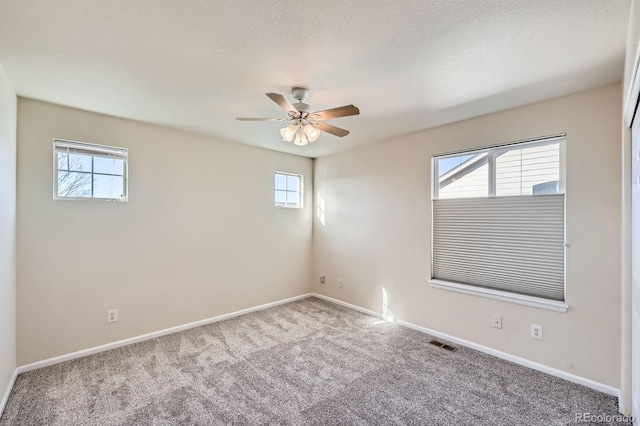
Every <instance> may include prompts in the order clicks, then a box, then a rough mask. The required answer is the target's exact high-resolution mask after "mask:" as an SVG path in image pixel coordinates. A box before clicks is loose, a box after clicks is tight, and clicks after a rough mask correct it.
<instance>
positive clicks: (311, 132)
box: [304, 124, 320, 142]
mask: <svg viewBox="0 0 640 426" xmlns="http://www.w3.org/2000/svg"><path fill="white" fill-rule="evenodd" d="M304 134H305V135H307V139H309V142H315V141H316V140H317V139H318V138H319V137H320V130H318V129H316V128H315V127H313V126H312V125H311V124H307V125H306V126H304Z"/></svg>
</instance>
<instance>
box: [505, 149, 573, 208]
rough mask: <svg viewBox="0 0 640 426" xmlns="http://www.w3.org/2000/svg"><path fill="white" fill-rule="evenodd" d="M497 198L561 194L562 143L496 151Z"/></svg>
mask: <svg viewBox="0 0 640 426" xmlns="http://www.w3.org/2000/svg"><path fill="white" fill-rule="evenodd" d="M495 155H496V160H495V162H496V196H507V195H537V194H557V193H558V192H559V182H560V144H559V143H557V142H556V143H551V144H546V145H539V146H528V147H522V148H512V149H508V150H502V151H497V152H496V154H495Z"/></svg>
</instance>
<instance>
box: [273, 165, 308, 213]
mask: <svg viewBox="0 0 640 426" xmlns="http://www.w3.org/2000/svg"><path fill="white" fill-rule="evenodd" d="M276 174H279V175H286V176H297V177H298V178H299V179H300V192H299V196H300V205H299V206H287V205H284V206H281V205H279V204H276V203H275V200H274V203H273V204H274V206H275V207H276V208H277V209H302V208H304V175H299V174H297V173H289V172H281V171H279V170H276V171H275V172H274V176H275V175H276ZM276 191H283V190H282V189H276V186H275V181H274V184H273V193H274V196H275V192H276ZM288 192H295V191H288Z"/></svg>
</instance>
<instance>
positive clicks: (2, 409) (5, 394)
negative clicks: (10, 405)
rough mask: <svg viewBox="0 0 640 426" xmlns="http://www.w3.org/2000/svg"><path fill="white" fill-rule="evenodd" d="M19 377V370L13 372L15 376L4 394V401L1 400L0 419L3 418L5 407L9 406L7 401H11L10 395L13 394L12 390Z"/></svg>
mask: <svg viewBox="0 0 640 426" xmlns="http://www.w3.org/2000/svg"><path fill="white" fill-rule="evenodd" d="M17 377H18V370H17V369H16V370H15V371H14V372H13V376H12V377H11V380H9V384H8V385H7V390H6V392H5V393H4V396H3V397H2V400H0V417H2V413H4V407H5V406H6V405H7V401H8V400H9V394H10V393H11V389H13V384H14V383H15V382H16V378H17Z"/></svg>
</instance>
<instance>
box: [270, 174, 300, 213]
mask: <svg viewBox="0 0 640 426" xmlns="http://www.w3.org/2000/svg"><path fill="white" fill-rule="evenodd" d="M274 178H275V180H274V191H275V206H276V207H285V208H296V209H301V208H302V200H303V178H304V177H303V176H302V175H297V174H293V173H285V172H275V175H274Z"/></svg>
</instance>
